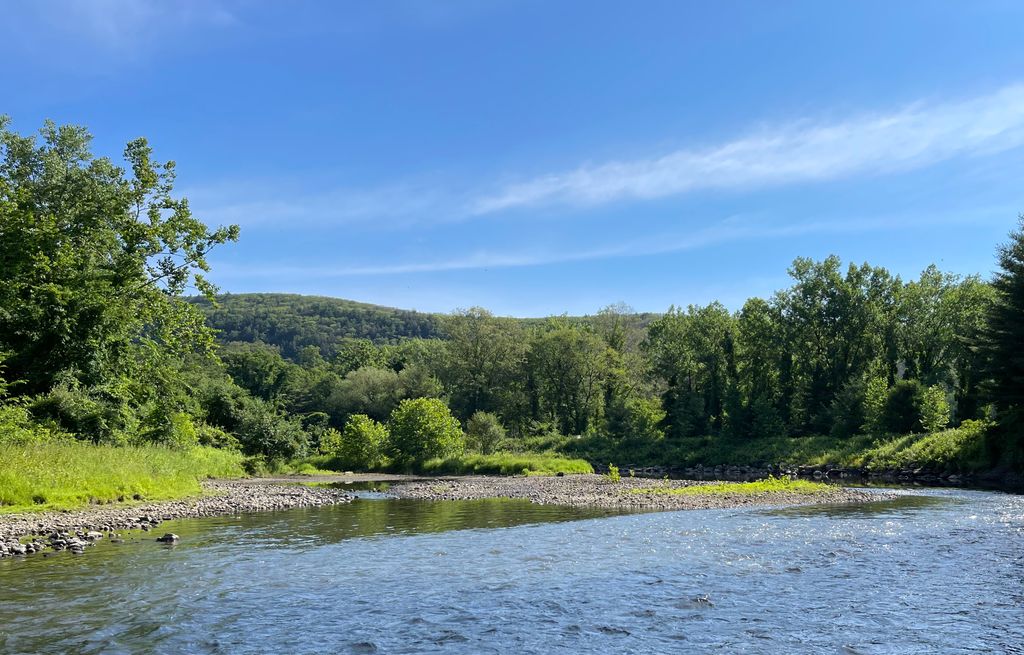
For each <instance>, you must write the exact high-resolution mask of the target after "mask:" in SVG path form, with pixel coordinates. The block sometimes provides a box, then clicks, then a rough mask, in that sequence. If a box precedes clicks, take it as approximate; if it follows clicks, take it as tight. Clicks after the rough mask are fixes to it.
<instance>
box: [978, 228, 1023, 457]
mask: <svg viewBox="0 0 1024 655" xmlns="http://www.w3.org/2000/svg"><path fill="white" fill-rule="evenodd" d="M998 257H999V267H1000V270H999V271H998V272H997V273H996V274H995V277H994V278H993V280H992V287H993V288H994V289H995V301H994V302H993V303H992V305H991V307H990V309H989V314H988V325H987V327H986V328H985V330H984V333H983V336H982V339H981V341H980V344H979V346H980V351H981V353H982V354H983V355H984V356H985V360H986V368H987V373H988V375H987V377H988V378H989V393H990V397H991V399H992V402H993V403H994V404H995V407H996V412H997V418H998V420H999V424H1000V427H1001V428H1002V431H1003V433H1004V435H1005V438H1006V439H1007V440H1009V441H1010V442H1011V443H1014V442H1015V443H1016V444H1018V445H1019V444H1022V443H1024V438H1022V436H1021V435H1022V432H1024V215H1022V216H1021V217H1020V224H1019V226H1018V229H1017V230H1016V231H1014V232H1011V233H1010V241H1009V242H1008V243H1005V244H1003V245H1002V246H1000V247H999V251H998Z"/></svg>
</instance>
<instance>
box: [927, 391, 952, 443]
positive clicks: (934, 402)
mask: <svg viewBox="0 0 1024 655" xmlns="http://www.w3.org/2000/svg"><path fill="white" fill-rule="evenodd" d="M921 424H922V425H923V426H924V429H925V432H938V431H939V430H944V429H945V428H946V426H947V425H949V403H948V402H947V401H946V390H945V389H943V388H942V387H941V386H939V385H933V386H930V387H928V388H927V389H925V391H924V396H923V398H922V407H921Z"/></svg>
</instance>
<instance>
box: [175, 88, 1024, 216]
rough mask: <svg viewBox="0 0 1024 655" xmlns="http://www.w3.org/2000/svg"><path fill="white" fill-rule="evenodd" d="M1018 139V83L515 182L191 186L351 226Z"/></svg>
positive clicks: (232, 208) (690, 187)
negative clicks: (974, 94) (960, 97)
mask: <svg viewBox="0 0 1024 655" xmlns="http://www.w3.org/2000/svg"><path fill="white" fill-rule="evenodd" d="M1022 145H1024V84H1013V85H1009V86H1006V87H1004V88H1002V89H1000V90H998V91H996V92H994V93H991V94H988V95H983V96H978V97H974V98H971V99H967V100H959V101H955V102H945V103H937V102H925V101H919V102H916V103H913V104H912V105H910V106H906V107H903V108H902V109H898V110H895V111H892V112H889V113H874V114H866V115H860V116H857V117H853V118H848V119H845V120H839V121H831V122H823V121H813V120H810V119H803V120H800V121H795V122H791V123H787V124H784V125H777V126H774V127H772V126H768V127H762V128H761V129H759V130H757V131H756V132H754V133H751V134H749V135H747V136H743V137H740V138H737V139H733V140H730V141H726V142H724V143H718V144H715V145H711V146H707V147H703V148H689V149H681V150H676V151H673V152H668V153H665V154H661V155H658V156H654V157H651V158H648V159H633V160H628V161H612V162H607V163H603V164H586V165H581V166H579V167H578V168H576V169H574V170H571V171H568V172H563V173H557V174H551V175H544V176H540V177H537V178H534V179H527V180H525V181H522V182H515V183H511V184H505V185H502V184H496V183H494V182H493V178H492V180H491V181H488V180H487V179H486V176H484V178H480V179H476V180H470V181H463V182H455V181H453V180H452V179H450V178H442V177H440V176H438V175H436V174H432V175H431V177H430V179H422V178H420V179H406V180H403V181H399V182H395V183H389V184H384V185H381V186H378V187H365V188H352V187H349V186H344V187H339V186H337V185H334V186H333V188H332V185H331V183H329V182H326V181H322V180H321V181H320V182H318V190H317V191H315V192H304V191H303V189H301V188H297V187H296V184H295V183H294V182H292V183H289V182H287V181H283V182H282V181H281V180H265V181H261V182H258V183H252V184H246V183H244V182H243V183H241V184H228V185H226V186H221V187H210V188H207V189H202V188H197V189H194V190H191V191H190V192H189V193H187V194H186V195H188V196H189V197H190V198H191V199H192V200H193V204H194V206H195V207H196V209H197V214H198V215H200V216H201V217H203V218H204V220H207V221H208V222H211V223H229V222H237V223H241V224H242V225H243V226H253V227H261V226H262V227H268V228H274V227H277V226H279V225H282V224H288V225H294V224H303V225H319V226H331V225H351V224H355V223H364V224H367V225H370V226H372V227H373V228H374V229H394V228H404V227H407V226H409V225H412V224H417V223H418V224H424V223H425V224H437V223H448V222H460V221H466V220H470V219H474V218H483V217H487V216H491V215H496V214H500V213H502V212H510V211H514V210H518V209H543V208H549V207H551V208H555V209H565V208H568V209H570V210H572V209H579V208H583V209H586V208H594V207H599V206H602V205H606V204H610V203H615V202H625V201H644V200H652V199H658V198H666V197H672V196H680V197H682V196H685V195H686V194H688V193H693V192H697V191H705V190H719V191H722V192H731V191H746V190H750V189H758V188H768V187H782V186H787V185H797V184H809V183H814V182H820V181H827V180H838V179H845V178H850V177H853V176H857V175H882V174H889V173H900V172H907V171H912V170H916V169H922V168H925V167H928V166H931V165H934V164H938V163H941V162H943V161H947V160H950V159H953V158H955V157H977V156H981V155H986V154H995V153H998V152H1002V151H1006V150H1010V149H1013V148H1018V147H1020V146H1022Z"/></svg>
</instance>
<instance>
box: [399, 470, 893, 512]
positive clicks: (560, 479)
mask: <svg viewBox="0 0 1024 655" xmlns="http://www.w3.org/2000/svg"><path fill="white" fill-rule="evenodd" d="M714 484H721V483H716V482H703V481H697V480H652V479H648V478H622V479H621V480H620V481H619V482H612V481H611V480H609V479H608V478H607V477H605V476H603V475H566V476H550V477H549V476H523V477H501V478H499V477H486V476H473V477H462V478H448V479H438V480H431V481H416V482H406V483H403V484H398V485H395V486H392V487H391V488H390V489H389V490H388V493H389V494H390V495H393V496H396V497H398V498H414V499H419V500H478V499H482V498H518V499H523V500H529V501H531V502H533V503H538V504H542V505H571V506H577V507H580V506H587V507H610V508H625V509H637V510H643V509H652V510H680V509H718V508H729V507H744V506H747V505H818V504H822V503H830V504H836V503H863V502H870V501H877V500H888V499H890V498H892V497H893V496H894V494H890V493H886V492H877V491H873V492H868V491H863V490H859V489H847V488H843V487H829V488H828V489H825V490H823V491H821V492H820V493H811V494H807V493H803V494H801V493H792V492H766V493H759V494H749V493H709V494H671V493H658V492H657V491H654V492H653V493H637V490H644V489H651V490H657V489H665V488H673V489H679V488H683V487H699V486H703V485H714ZM726 484H733V483H726Z"/></svg>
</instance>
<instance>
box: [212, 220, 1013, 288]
mask: <svg viewBox="0 0 1024 655" xmlns="http://www.w3.org/2000/svg"><path fill="white" fill-rule="evenodd" d="M1008 211H1009V210H1008V209H1007V208H989V209H988V210H982V211H979V212H975V213H973V214H972V215H971V216H966V215H964V214H960V213H951V214H949V215H945V216H941V215H935V214H928V215H926V216H905V215H904V216H875V217H872V218H861V219H850V218H846V219H834V220H830V221H805V222H798V223H787V224H773V225H766V224H764V223H763V222H762V221H761V220H759V219H758V218H751V217H732V218H728V219H725V220H722V221H720V222H718V223H716V224H713V225H711V226H709V227H706V228H704V229H700V230H695V231H691V232H689V233H688V234H686V235H683V236H680V235H677V234H658V235H655V236H651V237H643V238H638V239H635V240H628V241H621V242H617V243H616V244H614V245H608V246H603V247H595V248H590V249H582V250H578V251H566V250H558V251H539V250H526V251H519V252H500V251H485V250H480V251H477V252H475V253H472V254H470V255H468V256H463V257H454V258H449V259H437V260H432V261H420V262H395V263H389V264H372V265H351V266H335V265H330V264H326V265H291V264H283V265H273V264H271V265H267V264H266V263H260V264H259V265H253V266H249V265H236V264H231V263H223V264H218V265H217V266H216V267H215V269H216V272H217V276H218V277H223V278H246V279H255V278H274V279H296V278H301V279H328V278H344V277H361V276H384V275H406V274H417V273H440V272H445V271H464V270H485V269H505V268H523V267H531V266H546V265H553V264H565V263H572V262H585V261H593V260H603V259H614V258H626V257H644V256H653V255H663V254H670V253H678V252H686V251H693V250H699V249H701V248H707V247H712V246H717V245H722V244H726V243H732V242H739V241H750V240H755V239H764V240H768V239H779V238H786V237H797V236H805V235H811V234H852V233H862V232H877V231H886V230H896V229H907V228H919V227H922V226H925V225H929V226H935V225H939V224H941V225H953V224H964V223H974V222H977V221H979V220H984V219H979V218H978V216H979V215H980V214H992V215H996V216H1001V217H1003V216H1006V215H1007V212H1008Z"/></svg>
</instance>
